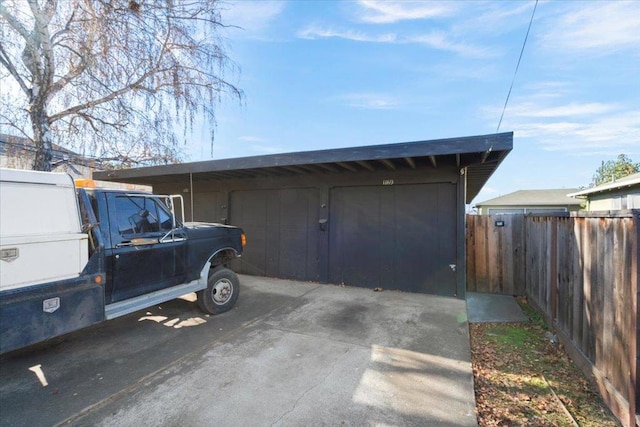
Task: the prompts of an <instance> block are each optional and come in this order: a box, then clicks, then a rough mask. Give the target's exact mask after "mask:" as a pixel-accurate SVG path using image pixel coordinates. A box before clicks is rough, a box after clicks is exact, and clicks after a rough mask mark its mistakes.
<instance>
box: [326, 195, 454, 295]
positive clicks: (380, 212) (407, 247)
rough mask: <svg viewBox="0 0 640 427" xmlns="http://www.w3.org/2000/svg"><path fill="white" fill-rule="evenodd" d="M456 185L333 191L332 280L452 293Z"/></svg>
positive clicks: (416, 290)
mask: <svg viewBox="0 0 640 427" xmlns="http://www.w3.org/2000/svg"><path fill="white" fill-rule="evenodd" d="M455 200H456V186H455V185H453V184H451V183H438V184H414V185H385V186H379V187H342V188H335V189H333V190H332V191H331V213H330V218H331V227H330V233H329V245H330V250H329V253H330V255H329V257H330V260H329V282H330V283H340V284H342V283H344V284H347V285H350V284H356V285H358V286H366V287H370V288H377V287H380V288H387V289H388V288H392V289H401V290H404V291H409V292H420V293H427V294H436V295H448V296H453V295H455V292H456V275H455V270H454V269H453V268H452V267H450V266H451V265H455V264H456V263H457V261H456V245H455V242H456V241H455V239H453V238H452V236H455V235H456V210H455V207H456V203H455Z"/></svg>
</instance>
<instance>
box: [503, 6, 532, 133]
mask: <svg viewBox="0 0 640 427" xmlns="http://www.w3.org/2000/svg"><path fill="white" fill-rule="evenodd" d="M537 7H538V0H536V4H535V5H534V6H533V13H531V20H529V28H527V35H525V36H524V43H522V49H521V50H520V57H519V58H518V64H517V65H516V71H515V72H514V73H513V80H511V86H510V87H509V93H507V99H505V101H504V107H502V114H500V121H499V122H498V127H497V128H496V133H497V132H499V131H500V125H501V124H502V119H503V118H504V112H505V111H506V109H507V103H508V102H509V97H510V96H511V90H512V89H513V84H514V83H515V81H516V75H517V74H518V68H520V61H521V60H522V54H523V53H524V47H525V46H526V45H527V39H528V38H529V31H531V24H532V23H533V16H534V15H535V14H536V8H537Z"/></svg>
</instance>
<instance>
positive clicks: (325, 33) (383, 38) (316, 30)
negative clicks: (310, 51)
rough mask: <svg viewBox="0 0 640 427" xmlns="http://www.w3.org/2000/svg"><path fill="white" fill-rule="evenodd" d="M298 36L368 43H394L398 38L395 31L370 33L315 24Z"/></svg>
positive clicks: (310, 38)
mask: <svg viewBox="0 0 640 427" xmlns="http://www.w3.org/2000/svg"><path fill="white" fill-rule="evenodd" d="M298 37H299V38H301V39H308V40H317V39H327V38H338V39H346V40H352V41H358V42H369V43H395V42H396V41H397V39H398V37H397V35H396V34H395V33H387V34H378V35H370V34H366V33H363V32H362V31H355V30H334V29H330V28H320V27H317V26H309V27H307V28H305V29H304V30H302V31H300V32H298Z"/></svg>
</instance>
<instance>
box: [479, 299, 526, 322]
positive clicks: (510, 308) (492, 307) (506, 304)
mask: <svg viewBox="0 0 640 427" xmlns="http://www.w3.org/2000/svg"><path fill="white" fill-rule="evenodd" d="M467 314H468V316H469V322H471V323H490V322H494V323H508V322H526V321H528V320H529V319H528V318H527V316H525V314H524V313H523V312H522V309H521V308H520V306H519V305H518V303H517V302H516V299H515V298H514V297H512V296H510V295H498V294H483V293H476V292H467Z"/></svg>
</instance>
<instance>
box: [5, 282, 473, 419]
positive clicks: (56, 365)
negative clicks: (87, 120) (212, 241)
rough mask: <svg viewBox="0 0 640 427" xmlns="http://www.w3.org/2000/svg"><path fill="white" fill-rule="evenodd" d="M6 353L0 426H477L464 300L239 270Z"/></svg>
mask: <svg viewBox="0 0 640 427" xmlns="http://www.w3.org/2000/svg"><path fill="white" fill-rule="evenodd" d="M192 296H193V295H189V296H186V298H185V299H178V300H174V301H170V302H168V303H165V304H162V305H160V306H157V307H153V308H151V309H148V310H143V311H141V312H137V313H133V314H131V315H128V316H125V317H122V318H118V319H115V320H112V321H109V322H106V323H103V324H101V325H98V326H96V327H92V328H89V329H86V330H83V331H79V332H77V333H74V334H70V335H68V336H65V337H63V338H61V339H58V340H55V341H53V342H49V343H45V344H43V345H40V346H37V347H34V348H30V349H28V350H26V351H21V352H17V353H13V354H9V355H5V356H3V357H2V358H0V425H2V426H5V425H6V426H18V425H25V426H50V425H59V424H61V425H82V426H85V425H86V426H88V425H102V426H178V425H180V426H210V425H214V424H215V425H219V426H263V425H264V426H302V425H304V426H307V425H353V426H360V425H380V426H391V425H404V426H425V425H451V426H473V425H476V423H477V422H476V417H475V412H474V408H475V398H474V392H473V376H472V370H471V363H470V350H469V332H468V324H467V316H466V313H467V311H466V304H465V301H461V300H458V299H454V298H444V297H437V296H430V295H420V294H410V293H403V292H396V291H382V292H374V291H372V290H370V289H363V288H351V287H340V286H333V285H320V284H317V283H302V282H294V281H287V280H276V279H267V278H260V277H252V276H241V294H240V298H239V300H238V303H237V304H236V306H235V307H234V308H233V309H232V310H231V311H229V312H227V313H224V314H222V315H218V316H207V315H204V314H203V313H202V312H200V311H199V310H198V308H197V306H196V304H194V303H193V302H192V301H189V299H190V298H191V297H192Z"/></svg>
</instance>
